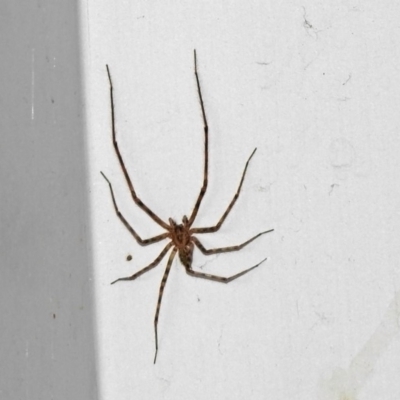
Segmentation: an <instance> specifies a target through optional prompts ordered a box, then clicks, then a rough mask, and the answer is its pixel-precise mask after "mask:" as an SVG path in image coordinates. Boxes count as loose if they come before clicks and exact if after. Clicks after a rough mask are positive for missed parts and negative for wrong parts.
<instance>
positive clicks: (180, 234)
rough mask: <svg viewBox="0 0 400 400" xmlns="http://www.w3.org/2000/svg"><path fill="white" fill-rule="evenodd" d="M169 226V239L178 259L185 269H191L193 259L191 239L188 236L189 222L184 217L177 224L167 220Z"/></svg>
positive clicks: (189, 235)
mask: <svg viewBox="0 0 400 400" xmlns="http://www.w3.org/2000/svg"><path fill="white" fill-rule="evenodd" d="M169 224H170V226H171V231H170V235H171V236H170V237H171V240H172V242H173V243H174V245H175V248H176V250H177V251H178V254H179V259H180V260H181V263H182V264H183V265H184V266H185V267H191V265H192V259H193V239H192V236H191V234H190V226H189V221H188V219H187V217H186V215H185V216H184V217H183V218H182V223H181V224H177V223H176V222H175V221H174V220H173V219H172V218H170V219H169Z"/></svg>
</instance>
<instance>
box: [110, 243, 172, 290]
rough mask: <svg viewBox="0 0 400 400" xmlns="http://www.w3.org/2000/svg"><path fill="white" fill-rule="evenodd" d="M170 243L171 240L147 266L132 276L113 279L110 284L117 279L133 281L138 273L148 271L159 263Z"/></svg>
mask: <svg viewBox="0 0 400 400" xmlns="http://www.w3.org/2000/svg"><path fill="white" fill-rule="evenodd" d="M172 245H173V243H172V242H170V243H168V244H167V245H166V246H165V247H164V249H163V251H162V252H161V253H160V254H159V255H158V256H157V258H156V259H155V260H154V261H153V262H152V263H151V264H149V265H148V266H147V267H144V268H143V269H141V270H140V271H138V272H136V273H135V274H133V275H132V276H128V277H126V278H119V279H117V280H115V281H114V282H111V285H113V284H114V283H116V282H118V281H133V280H135V279H136V278H138V277H139V276H140V275H143V274H144V273H145V272H147V271H150V270H151V269H153V268H154V267H156V266H157V265H158V264H159V263H160V261H161V260H162V259H163V258H164V256H165V255H166V254H167V251H168V250H169V249H170V248H171V247H172Z"/></svg>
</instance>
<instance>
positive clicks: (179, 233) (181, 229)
mask: <svg viewBox="0 0 400 400" xmlns="http://www.w3.org/2000/svg"><path fill="white" fill-rule="evenodd" d="M194 67H195V69H194V73H195V77H196V84H197V92H198V95H199V100H200V106H201V112H202V116H203V122H204V139H205V140H204V176H203V185H202V187H201V189H200V193H199V195H198V197H197V201H196V203H195V206H194V208H193V211H192V213H191V215H190V217H189V218H188V217H187V216H186V215H185V216H184V217H183V218H182V223H181V224H178V223H176V222H175V221H174V220H173V219H172V218H169V224H168V223H167V222H165V221H163V220H162V219H161V218H160V217H159V216H158V215H157V214H155V213H154V212H153V211H152V210H150V208H149V207H147V206H146V205H145V204H144V203H143V201H142V200H141V199H140V198H139V197H138V196H137V194H136V191H135V189H134V187H133V184H132V181H131V178H130V177H129V174H128V171H127V169H126V167H125V164H124V161H123V158H122V155H121V152H120V150H119V146H118V142H117V138H116V127H115V115H114V97H113V86H112V81H111V74H110V70H109V69H108V66H107V73H108V79H109V82H110V100H111V123H112V139H113V145H114V149H115V152H116V155H117V158H118V161H119V163H120V166H121V169H122V172H123V174H124V176H125V180H126V182H127V184H128V186H129V190H130V192H131V196H132V199H133V201H134V202H135V203H136V205H137V206H138V207H140V208H141V209H142V210H143V211H144V212H145V213H146V214H147V215H148V216H149V217H150V218H151V219H153V221H154V222H155V223H157V224H158V225H159V226H160V227H161V228H163V229H164V230H165V231H166V232H164V233H161V234H159V235H157V236H154V237H152V238H149V239H142V238H141V237H140V236H139V234H138V233H137V232H136V231H135V230H134V229H133V227H132V226H131V225H130V224H129V222H128V221H127V220H126V219H125V217H124V216H123V214H122V213H121V212H120V211H119V208H118V205H117V202H116V199H115V196H114V191H113V188H112V185H111V182H110V181H109V180H108V178H107V177H106V176H105V175H104V174H103V172H102V173H101V174H102V175H103V177H104V179H105V180H106V181H107V182H108V185H109V188H110V192H111V198H112V202H113V205H114V209H115V212H116V214H117V216H118V218H119V219H120V220H121V222H122V223H123V224H124V225H125V227H126V229H127V230H128V231H129V232H130V233H131V234H132V236H133V237H134V238H135V239H136V241H137V242H138V243H139V244H140V245H141V246H146V245H149V244H153V243H157V242H160V241H162V240H165V239H169V240H170V241H169V243H168V244H167V245H166V246H165V247H164V249H163V250H162V251H161V253H160V254H159V255H158V256H157V257H156V259H155V260H154V261H153V262H152V263H150V264H149V265H148V266H146V267H144V268H142V269H141V270H139V271H138V272H136V273H134V274H133V275H131V276H128V277H125V278H119V279H117V280H115V281H114V282H112V284H114V283H116V282H119V281H132V280H135V279H136V278H138V277H139V276H141V275H143V274H144V273H146V272H148V271H150V270H151V269H153V268H154V267H156V266H157V265H158V264H159V263H160V261H161V260H162V259H163V258H164V257H165V255H166V254H167V253H168V251H169V250H171V248H172V251H171V253H170V256H169V258H168V262H167V267H166V269H165V272H164V275H163V278H162V280H161V284H160V290H159V295H158V301H157V308H156V314H155V317H154V333H155V342H156V354H155V357H154V363H155V362H156V358H157V351H158V332H157V326H158V317H159V313H160V306H161V300H162V297H163V293H164V287H165V284H166V282H167V279H168V274H169V271H170V269H171V266H172V261H173V259H174V257H175V255H176V253H178V255H179V259H180V261H181V263H182V264H183V266H184V267H185V270H186V272H187V274H188V275H190V276H194V277H197V278H203V279H209V280H212V281H217V282H223V283H228V282H231V281H233V280H234V279H236V278H239V277H240V276H242V275H244V274H247V273H248V272H250V271H251V270H253V269H254V268H256V267H258V266H259V265H260V264H261V263H262V262H264V261H265V260H266V259H264V260H262V261H261V262H259V263H258V264H256V265H254V266H253V267H251V268H247V269H245V270H243V271H241V272H239V273H237V274H235V275H232V276H230V277H222V276H219V275H212V274H206V273H204V272H199V271H194V270H193V269H192V260H193V250H194V247H195V246H196V247H197V248H198V249H199V250H200V251H201V252H202V253H203V254H205V255H210V254H217V253H227V252H231V251H237V250H240V249H242V248H243V247H245V246H247V245H248V244H249V243H251V242H252V241H253V240H255V239H256V238H258V237H259V236H261V235H263V234H265V233H268V232H272V231H273V229H270V230H268V231H265V232H261V233H259V234H258V235H255V236H253V237H252V238H251V239H249V240H247V241H246V242H244V243H242V244H239V245H236V246H230V247H221V248H216V249H206V248H205V247H204V246H203V245H202V244H201V242H200V240H199V239H198V238H197V237H196V236H195V234H203V233H212V232H217V231H218V230H219V229H220V227H221V226H222V224H223V222H224V221H225V219H226V217H227V216H228V214H229V213H230V211H231V210H232V208H233V206H234V204H235V203H236V200H237V199H238V197H239V194H240V190H241V188H242V184H243V181H244V177H245V175H246V171H247V167H248V165H249V162H250V160H251V158H252V157H253V155H254V153H255V152H256V149H254V150H253V152H252V153H251V155H250V157H249V159H248V160H247V162H246V165H245V167H244V170H243V173H242V178H241V180H240V183H239V186H238V188H237V191H236V193H235V195H234V197H233V199H232V200H231V202H230V204H229V205H228V207H227V208H226V210H225V212H224V214H223V215H222V217H221V218H220V219H219V221H218V223H217V224H216V225H214V226H209V227H205V228H193V227H192V225H193V223H194V221H195V219H196V216H197V212H198V211H199V208H200V205H201V202H202V200H203V197H204V195H205V193H206V190H207V182H208V125H207V118H206V114H205V111H204V104H203V98H202V95H201V89H200V82H199V77H198V74H197V63H196V51H195V52H194Z"/></svg>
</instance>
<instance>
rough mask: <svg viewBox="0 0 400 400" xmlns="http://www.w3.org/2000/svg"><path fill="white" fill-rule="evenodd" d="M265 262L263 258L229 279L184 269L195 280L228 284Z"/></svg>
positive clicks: (187, 268) (189, 268) (187, 267)
mask: <svg viewBox="0 0 400 400" xmlns="http://www.w3.org/2000/svg"><path fill="white" fill-rule="evenodd" d="M265 260H266V258H264V260H262V261H260V262H259V263H258V264H256V265H254V266H253V267H251V268H248V269H245V270H244V271H242V272H239V273H237V274H236V275H232V276H229V277H224V276H219V275H211V274H205V273H204V272H198V271H193V270H192V268H191V267H190V266H185V269H186V272H187V273H188V275H191V276H195V277H196V278H203V279H208V280H210V281H216V282H222V283H229V282H232V281H233V280H234V279H237V278H239V277H241V276H243V275H244V274H247V273H248V272H250V271H251V270H252V269H254V268H257V267H258V266H259V265H260V264H262V263H263V262H264V261H265Z"/></svg>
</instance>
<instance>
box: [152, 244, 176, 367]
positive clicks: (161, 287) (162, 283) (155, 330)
mask: <svg viewBox="0 0 400 400" xmlns="http://www.w3.org/2000/svg"><path fill="white" fill-rule="evenodd" d="M176 251H177V249H176V247H175V248H174V249H173V250H172V252H171V254H170V256H169V258H168V263H167V268H166V269H165V272H164V275H163V277H162V280H161V285H160V290H159V293H158V301H157V309H156V315H155V317H154V335H155V341H156V354H155V355H154V364H155V363H156V361H157V353H158V332H157V326H158V317H159V315H160V307H161V300H162V297H163V294H164V288H165V284H166V283H167V279H168V274H169V271H170V269H171V266H172V261H173V259H174V257H175V254H176Z"/></svg>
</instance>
